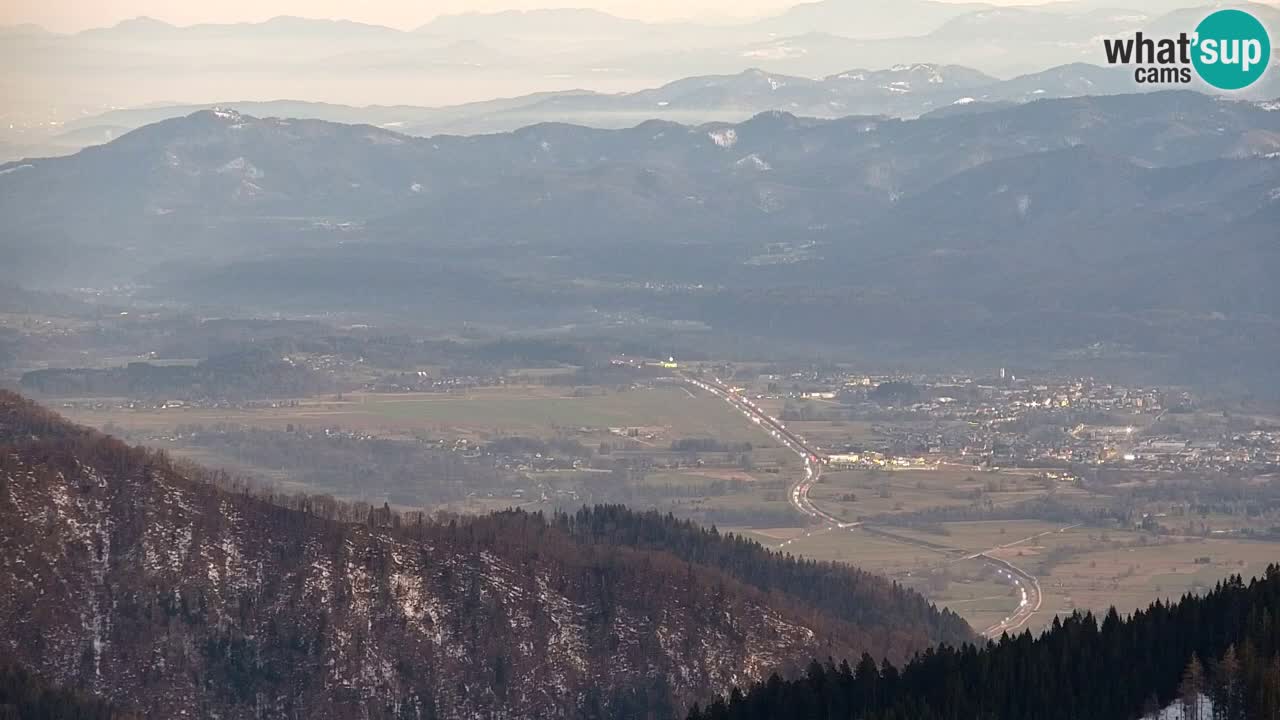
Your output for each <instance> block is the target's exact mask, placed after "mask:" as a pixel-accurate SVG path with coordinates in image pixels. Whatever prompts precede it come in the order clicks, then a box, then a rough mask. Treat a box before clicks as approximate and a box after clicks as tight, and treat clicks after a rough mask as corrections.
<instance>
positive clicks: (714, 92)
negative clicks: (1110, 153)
mask: <svg viewBox="0 0 1280 720" xmlns="http://www.w3.org/2000/svg"><path fill="white" fill-rule="evenodd" d="M1144 89H1145V88H1142V87H1141V86H1138V85H1135V84H1134V83H1133V82H1132V79H1131V78H1130V76H1129V74H1128V73H1127V72H1125V71H1124V70H1122V69H1117V68H1108V67H1098V66H1095V65H1087V64H1075V65H1064V66H1061V67H1056V68H1051V69H1049V70H1045V71H1042V72H1037V73H1033V74H1030V75H1025V76H1019V77H1015V78H1012V79H1010V80H997V79H996V78H993V77H990V76H988V75H986V74H984V73H981V72H978V71H976V70H973V69H970V68H966V67H960V66H949V65H937V64H932V63H913V64H904V65H895V66H893V67H890V68H887V69H882V70H866V69H854V70H846V71H843V72H840V73H836V74H833V75H830V76H827V77H824V78H821V79H816V80H815V79H811V78H805V77H796V76H790V75H782V74H776V73H769V72H766V71H764V70H759V69H750V70H744V71H742V72H738V73H735V74H731V75H709V76H697V77H689V78H684V79H681V80H677V81H674V82H671V83H667V84H665V85H662V86H661V87H657V88H652V89H649V90H640V91H636V92H630V93H616V94H610V93H597V92H588V91H561V92H546V93H534V94H531V95H525V96H520V97H514V98H505V99H498V100H487V101H482V102H475V103H467V104H463V105H456V106H449V107H440V108H428V107H414V106H407V105H392V106H367V107H355V106H350V105H337V104H332V103H317V102H299V101H292V100H274V101H243V102H223V103H217V104H212V105H209V104H206V105H157V106H148V107H143V108H136V109H120V110H112V111H109V112H106V113H102V114H96V115H90V116H86V117H84V118H80V119H78V120H74V121H72V122H69V123H67V124H66V125H65V126H64V127H63V128H62V129H61V132H59V133H57V134H50V135H48V136H47V137H45V138H44V139H43V140H42V141H41V144H35V145H28V146H25V147H24V146H17V147H15V148H13V149H9V150H5V151H4V152H6V153H8V155H9V156H10V157H12V156H14V155H15V154H19V155H22V154H24V151H25V156H32V157H34V156H37V155H41V154H43V155H45V156H48V155H59V154H67V153H70V152H73V151H75V150H77V149H79V148H81V147H85V146H89V145H95V144H101V143H103V142H107V141H109V140H111V139H112V138H114V137H116V136H118V135H119V134H121V133H122V132H123V131H125V130H131V129H135V128H138V127H141V126H143V125H148V124H151V123H155V122H159V121H161V120H167V119H170V118H176V117H182V116H185V115H189V114H191V113H194V112H198V111H200V110H205V109H208V108H210V107H216V106H221V107H230V108H235V109H236V110H237V111H239V112H241V113H243V114H245V115H252V116H256V117H261V118H270V117H277V118H297V119H314V120H327V121H329V122H339V123H356V124H368V125H376V126H379V127H382V128H385V129H388V130H394V131H397V132H402V133H405V134H408V135H417V136H424V137H427V136H432V135H438V134H452V135H473V134H478V133H492V132H508V131H511V130H515V129H518V128H521V127H525V126H527V125H533V124H537V123H542V122H568V123H575V124H580V125H587V126H593V127H603V128H624V127H629V126H634V125H637V124H639V123H642V122H644V121H646V120H652V119H667V120H672V121H676V122H682V123H686V124H700V123H703V122H711V121H731V122H740V121H741V120H744V119H746V118H748V117H750V116H752V115H755V114H758V113H761V112H767V111H770V110H780V111H785V112H789V113H792V114H794V115H803V116H812V117H823V118H834V117H842V116H847V115H888V116H894V117H914V116H917V115H921V114H925V113H929V112H948V111H953V110H955V109H958V108H960V107H962V106H965V105H968V104H970V103H977V104H978V105H977V106H976V107H974V108H967V111H972V110H974V109H977V108H981V107H986V106H987V105H991V104H1012V103H1023V102H1030V101H1033V100H1042V99H1049V98H1063V97H1075V96H1083V95H1094V96H1097V95H1114V94H1122V93H1129V92H1137V91H1142V90H1144ZM41 137H44V136H41Z"/></svg>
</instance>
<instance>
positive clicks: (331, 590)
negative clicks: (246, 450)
mask: <svg viewBox="0 0 1280 720" xmlns="http://www.w3.org/2000/svg"><path fill="white" fill-rule="evenodd" d="M216 479H218V478H217V474H216V473H210V472H207V471H203V470H201V469H199V468H194V467H187V466H185V465H184V466H181V468H180V467H178V466H175V464H174V463H173V462H171V461H170V460H169V459H168V458H166V457H165V456H164V455H163V454H161V453H156V452H153V451H148V450H146V449H141V448H130V447H128V446H126V445H125V444H123V443H121V442H119V441H117V440H114V439H112V438H109V437H107V436H104V435H102V434H99V433H97V432H95V431H92V430H88V429H85V428H80V427H77V426H73V425H70V424H68V423H66V422H65V421H63V420H62V419H61V418H59V417H57V416H56V415H53V414H52V413H49V412H47V411H45V410H43V409H41V408H39V407H38V406H36V405H34V404H32V403H30V402H28V401H26V400H24V399H23V398H21V397H19V396H17V395H14V394H12V393H0V481H2V482H0V589H3V590H4V592H2V593H0V627H4V628H6V634H5V636H4V637H3V638H2V639H0V654H5V655H10V656H12V657H13V658H14V659H15V660H16V661H18V662H20V663H22V664H23V665H25V666H26V667H27V668H29V669H30V671H31V672H32V673H33V674H34V675H35V676H37V677H39V678H40V679H42V680H43V681H47V682H51V683H56V684H58V685H61V686H64V687H67V688H71V689H76V690H83V691H86V692H91V693H94V694H97V695H100V696H102V697H104V698H105V699H108V700H110V701H113V702H116V703H119V704H121V705H122V706H124V707H126V708H132V709H136V710H138V711H140V712H142V713H143V714H145V715H148V716H153V717H167V716H173V715H174V714H176V713H177V712H178V711H179V710H185V711H187V712H188V713H191V714H194V715H196V716H201V717H208V716H211V715H213V714H218V715H220V716H222V717H250V716H258V715H262V716H293V715H305V716H310V717H317V718H355V717H360V718H388V717H397V718H398V717H440V718H447V717H476V716H494V717H504V716H505V717H528V716H542V717H587V718H589V717H669V716H675V715H679V714H682V713H683V711H684V708H685V707H687V706H688V703H689V702H691V701H692V700H693V699H696V698H697V697H699V696H702V695H703V694H704V693H705V692H706V691H707V689H712V690H727V689H728V688H730V687H731V686H733V685H735V684H745V683H748V682H750V681H751V680H753V679H758V678H762V677H765V676H767V675H768V674H769V673H771V672H775V671H779V672H783V673H789V672H794V671H798V670H799V669H801V668H803V666H804V664H805V663H807V662H808V661H809V660H810V659H811V658H813V657H827V656H835V657H843V656H848V655H850V654H856V653H860V652H864V651H866V652H870V653H873V654H875V655H876V656H880V655H887V656H889V657H892V658H895V659H898V660H901V659H905V658H906V657H909V656H910V655H911V654H912V653H915V652H918V651H922V650H923V649H924V647H925V646H926V645H927V644H929V643H932V642H937V641H939V640H948V639H954V638H955V637H957V636H964V635H966V634H967V631H966V629H965V627H964V625H963V623H961V622H960V621H958V620H957V619H956V618H954V617H953V616H949V615H948V616H942V615H939V614H938V613H937V612H936V611H935V610H933V609H932V608H930V607H928V606H927V605H925V604H924V603H923V601H922V600H920V599H919V598H916V597H915V596H911V595H909V594H907V593H905V592H904V591H902V590H900V589H896V588H894V587H893V586H892V585H891V584H890V583H888V582H887V581H885V580H880V579H876V578H873V577H870V576H865V575H862V574H859V573H853V572H849V571H841V570H840V569H838V568H835V567H830V566H818V565H812V564H806V563H800V562H798V561H796V560H793V559H787V558H782V557H779V556H776V555H769V554H767V553H765V552H764V551H763V550H761V549H760V548H758V546H750V545H746V544H744V543H742V541H739V540H737V539H731V538H723V537H720V536H719V535H717V534H713V533H703V532H702V531H699V530H696V529H695V528H692V526H688V525H684V524H681V523H676V522H675V521H673V520H670V519H664V518H661V517H659V516H656V515H655V516H640V515H634V514H631V513H628V512H625V511H622V510H621V509H618V508H604V509H600V510H594V511H584V513H583V514H580V515H579V516H576V517H575V518H569V517H560V518H556V519H554V521H552V522H548V521H547V520H546V519H544V518H542V517H541V516H538V515H530V514H526V513H500V514H496V515H490V516H484V517H479V518H459V517H454V518H428V517H426V516H424V515H422V514H407V515H400V514H396V513H394V512H392V511H391V510H390V509H388V508H385V507H384V508H370V507H369V506H367V505H365V506H361V505H346V504H342V503H337V502H335V501H333V500H332V499H330V498H324V497H303V496H275V497H272V496H268V495H261V494H256V493H252V492H249V491H248V490H244V489H241V490H236V491H228V490H227V489H226V488H225V483H222V485H223V487H217V486H215V484H213V483H211V482H210V481H211V480H216ZM593 518H594V520H593ZM610 528H612V529H610ZM624 529H625V531H624ZM664 538H665V539H664ZM735 557H736V558H739V559H741V560H744V561H745V560H746V559H748V558H753V557H754V559H753V560H751V561H750V562H751V567H747V566H746V565H742V564H741V563H740V562H738V561H736V560H735V559H734V558H735ZM757 563H758V564H757ZM793 584H794V586H795V587H794V588H793V587H792V585H793ZM837 595H844V596H845V600H844V601H843V603H836V602H832V601H830V600H823V601H819V600H818V599H820V598H834V597H836V596H837ZM859 603H866V604H867V605H871V604H879V605H882V606H883V607H880V608H870V607H866V608H858V607H855V605H857V604H859Z"/></svg>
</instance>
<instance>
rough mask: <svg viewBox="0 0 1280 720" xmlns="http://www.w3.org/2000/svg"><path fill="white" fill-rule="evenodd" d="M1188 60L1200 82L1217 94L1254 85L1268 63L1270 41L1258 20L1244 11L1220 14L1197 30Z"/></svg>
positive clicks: (1221, 12)
mask: <svg viewBox="0 0 1280 720" xmlns="http://www.w3.org/2000/svg"><path fill="white" fill-rule="evenodd" d="M1196 36H1197V39H1196V41H1195V44H1196V47H1195V50H1194V51H1193V55H1192V58H1191V61H1192V64H1194V65H1195V67H1196V72H1197V73H1199V74H1200V78H1201V79H1202V80H1204V81H1205V82H1207V83H1209V84H1210V85H1212V86H1214V87H1216V88H1218V89H1219V90H1239V89H1241V88H1246V87H1249V86H1250V85H1252V84H1253V83H1255V82H1257V80H1258V78H1260V77H1262V74H1263V73H1264V72H1266V71H1267V65H1268V64H1270V62H1271V38H1270V37H1268V36H1267V29H1266V28H1265V27H1263V25H1262V23H1261V22H1258V18H1256V17H1254V16H1252V15H1250V14H1249V13H1247V12H1245V11H1243V10H1219V11H1217V12H1215V13H1213V14H1212V15H1209V16H1208V17H1206V18H1205V19H1204V20H1201V21H1200V24H1199V25H1197V26H1196Z"/></svg>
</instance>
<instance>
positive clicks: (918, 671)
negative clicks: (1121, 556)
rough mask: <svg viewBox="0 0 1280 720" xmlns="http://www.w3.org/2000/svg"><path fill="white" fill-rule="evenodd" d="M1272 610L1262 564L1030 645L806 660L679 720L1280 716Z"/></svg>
mask: <svg viewBox="0 0 1280 720" xmlns="http://www.w3.org/2000/svg"><path fill="white" fill-rule="evenodd" d="M1278 610H1280V565H1272V566H1271V567H1270V568H1268V570H1267V573H1266V575H1265V577H1262V578H1257V579H1254V580H1251V581H1248V582H1246V581H1245V580H1243V579H1242V578H1240V577H1239V576H1236V577H1232V578H1229V579H1227V580H1225V581H1223V582H1222V583H1220V584H1219V585H1218V586H1217V587H1216V588H1215V589H1214V590H1213V591H1211V592H1209V593H1208V594H1206V595H1204V596H1203V597H1198V596H1191V595H1188V596H1186V597H1183V598H1182V599H1181V600H1180V601H1178V602H1175V603H1162V602H1157V603H1154V604H1152V605H1151V606H1150V607H1148V608H1147V609H1146V610H1142V611H1138V612H1136V613H1134V615H1133V616H1132V617H1129V618H1122V617H1121V616H1120V615H1119V614H1118V613H1116V611H1115V610H1114V609H1113V610H1112V611H1111V612H1109V613H1108V614H1107V615H1106V617H1104V618H1102V619H1101V622H1099V619H1098V618H1096V617H1095V616H1093V615H1092V614H1076V615H1073V616H1072V617H1069V618H1067V619H1066V620H1065V621H1061V622H1060V621H1058V620H1055V621H1054V624H1053V626H1052V628H1051V629H1049V630H1047V631H1046V632H1045V633H1043V634H1042V635H1041V636H1040V637H1033V636H1032V635H1031V634H1030V633H1029V632H1024V633H1022V634H1021V635H1018V636H1016V637H1009V636H1005V637H1003V638H1001V640H1000V641H999V642H997V643H990V644H988V645H987V646H985V647H975V646H973V645H963V646H961V647H959V648H953V647H946V646H944V647H939V648H937V649H931V650H929V651H927V652H925V653H924V654H922V655H920V656H918V657H916V658H915V659H914V660H912V661H911V662H910V663H908V664H907V665H906V666H905V667H903V668H901V669H899V668H897V667H894V666H893V665H891V664H888V663H884V664H881V665H877V663H876V661H875V659H873V658H872V657H871V656H869V655H863V656H862V658H861V660H859V661H857V663H856V664H855V665H852V666H851V665H850V662H851V661H839V663H838V664H836V663H835V662H834V661H831V660H828V661H827V662H825V663H820V662H817V661H815V662H814V663H812V664H811V665H810V666H809V668H808V670H807V672H806V673H805V674H804V676H803V677H800V678H797V679H794V680H783V679H781V678H779V677H778V676H777V675H774V676H773V677H770V678H769V679H768V680H766V681H764V682H761V683H758V684H756V685H753V686H751V687H750V688H747V689H746V690H738V689H735V690H733V691H732V693H731V694H730V695H729V697H727V698H724V697H721V698H718V699H716V700H714V701H713V702H712V703H711V704H710V705H708V706H706V707H704V708H695V709H694V710H693V711H692V712H691V713H690V714H689V720H755V719H756V718H769V719H770V720H786V719H787V718H797V719H798V718H804V719H805V720H826V719H828V718H830V719H832V720H834V719H835V718H858V719H860V720H935V719H936V720H961V719H963V720H975V719H976V720H986V719H990V720H996V719H999V720H1020V719H1024V718H1025V719H1026V720H1032V719H1034V720H1079V719H1081V718H1089V719H1090V720H1132V719H1133V718H1138V717H1143V716H1146V715H1149V714H1152V713H1154V712H1156V711H1158V710H1159V709H1161V708H1165V707H1169V706H1171V705H1174V704H1175V703H1182V704H1183V708H1184V715H1183V717H1186V718H1195V719H1196V720H1270V719H1272V718H1280V625H1277V618H1276V615H1277V611H1278ZM1197 698H1204V700H1200V701H1197ZM1205 700H1209V701H1212V711H1209V709H1208V708H1209V707H1210V703H1209V702H1206V701H1205Z"/></svg>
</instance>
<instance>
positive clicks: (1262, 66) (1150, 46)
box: [1103, 9, 1271, 90]
mask: <svg viewBox="0 0 1280 720" xmlns="http://www.w3.org/2000/svg"><path fill="white" fill-rule="evenodd" d="M1103 48H1104V50H1105V51H1106V54H1107V62H1108V63H1110V64H1111V65H1136V66H1137V67H1136V69H1135V70H1134V71H1133V79H1134V81H1135V82H1139V83H1143V84H1183V85H1185V84H1188V83H1190V82H1191V80H1192V69H1194V70H1195V74H1196V75H1199V76H1200V79H1201V80H1203V81H1204V82H1206V83H1208V84H1209V85H1212V86H1213V87H1215V88H1218V89H1219V90H1240V89H1242V88H1246V87H1249V86H1250V85H1252V84H1253V83H1255V82H1257V81H1258V78H1260V77H1262V75H1263V73H1265V72H1266V71H1267V65H1268V64H1269V63H1270V62H1271V38H1269V37H1267V29H1266V28H1265V27H1263V25H1262V23H1261V22H1259V21H1258V19H1257V18H1256V17H1254V16H1253V15H1251V14H1249V13H1247V12H1245V11H1243V10H1234V9H1232V10H1218V11H1217V12H1214V13H1212V14H1210V15H1209V16H1208V17H1206V18H1205V19H1204V20H1201V21H1200V24H1199V25H1197V26H1196V29H1195V32H1192V33H1186V32H1182V33H1178V35H1177V36H1176V37H1166V38H1153V37H1147V36H1146V35H1144V34H1143V33H1142V32H1138V33H1135V34H1134V36H1133V37H1129V38H1107V39H1105V40H1103Z"/></svg>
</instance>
